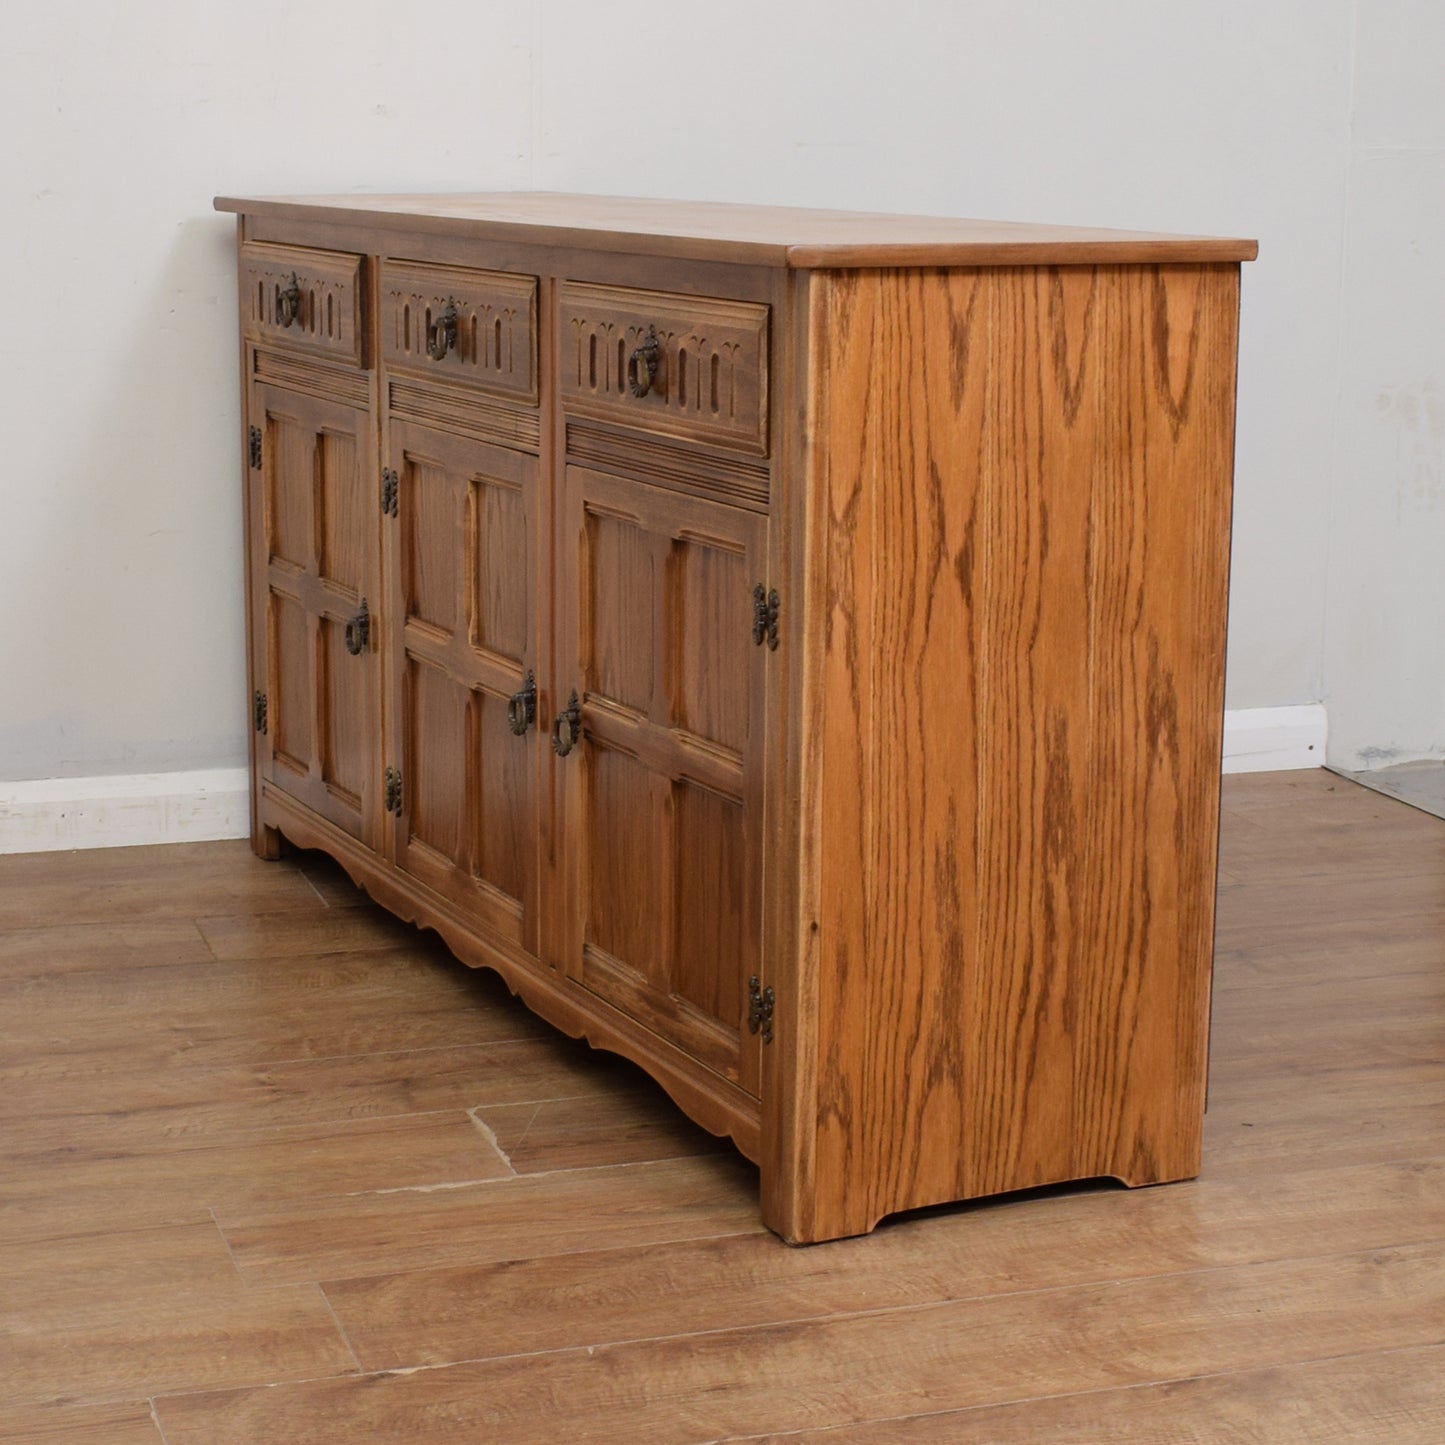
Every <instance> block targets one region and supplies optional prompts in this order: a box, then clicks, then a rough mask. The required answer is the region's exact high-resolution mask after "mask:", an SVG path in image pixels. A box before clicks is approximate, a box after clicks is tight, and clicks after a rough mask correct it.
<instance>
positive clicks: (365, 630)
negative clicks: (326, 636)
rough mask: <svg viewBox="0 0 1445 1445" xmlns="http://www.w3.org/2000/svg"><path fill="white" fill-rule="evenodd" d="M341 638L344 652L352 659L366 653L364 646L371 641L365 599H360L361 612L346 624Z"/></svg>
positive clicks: (369, 622)
mask: <svg viewBox="0 0 1445 1445" xmlns="http://www.w3.org/2000/svg"><path fill="white" fill-rule="evenodd" d="M342 636H343V638H344V640H345V642H346V650H347V651H348V652H349V653H350V654H351V655H352V656H353V657H360V656H361V654H362V653H363V652H365V651H366V644H367V643H368V642H370V641H371V613H370V612H368V611H367V610H366V598H364V597H363V598H362V599H361V611H360V612H358V613H357V614H356V616H355V617H353V618H351V619H350V621H348V622H347V624H346V630H345V632H344V633H343V634H342Z"/></svg>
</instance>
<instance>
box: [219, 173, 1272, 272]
mask: <svg viewBox="0 0 1445 1445" xmlns="http://www.w3.org/2000/svg"><path fill="white" fill-rule="evenodd" d="M215 206H216V209H217V210H219V211H235V212H237V213H238V214H241V215H245V216H248V217H250V216H255V217H261V218H274V219H276V220H294V221H297V222H301V223H305V222H320V223H322V224H323V225H325V226H328V227H342V228H343V233H344V228H346V227H351V228H356V227H368V226H369V227H375V228H378V229H379V230H381V231H382V232H385V231H387V230H401V231H411V232H414V233H419V234H423V235H428V236H438V237H447V236H464V237H471V238H473V239H476V240H481V241H490V242H496V241H501V242H505V243H512V244H517V243H523V244H525V243H529V242H530V243H538V244H542V245H561V246H573V247H585V248H588V249H592V250H607V251H624V252H628V253H631V254H633V255H643V256H671V257H678V258H681V259H687V260H696V261H709V260H715V261H734V262H748V263H750V264H752V265H762V266H793V267H799V268H806V267H837V268H843V267H854V266H857V267H891V266H1008V265H1046V266H1069V265H1080V264H1084V265H1093V264H1107V263H1114V264H1120V263H1128V262H1139V261H1155V262H1163V261H1169V262H1200V261H1226V262H1227V261H1252V260H1253V259H1254V257H1255V255H1256V254H1257V251H1258V247H1257V246H1256V245H1255V243H1254V242H1253V241H1244V240H1232V239H1226V238H1224V237H1217V236H1168V235H1160V234H1157V233H1154V232H1147V231H1108V230H1098V229H1090V228H1087V227H1082V226H1038V225H1028V224H1024V223H1019V222H1009V221H968V220H954V219H946V218H943V217H936V216H882V215H870V214H866V213H862V212H856V211H825V210H805V209H802V208H799V207H788V206H739V205H726V204H721V203H718V202H709V201H665V200H646V199H640V198H633V197H626V196H584V195H567V194H564V193H560V192H547V191H541V192H530V193H529V192H498V193H492V194H477V195H462V196H442V195H432V196H424V195H410V196H406V195H387V196H354V195H352V196H290V197H276V196H273V197H254V196H248V197H244V198H241V197H235V196H217V197H216V199H215Z"/></svg>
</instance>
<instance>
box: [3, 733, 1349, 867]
mask: <svg viewBox="0 0 1445 1445" xmlns="http://www.w3.org/2000/svg"><path fill="white" fill-rule="evenodd" d="M1324 761H1325V710H1324V708H1323V707H1320V706H1311V707H1262V708H1246V709H1241V710H1239V711H1236V712H1227V713H1225V715H1224V771H1225V772H1226V773H1257V772H1266V771H1270V770H1273V769H1286V768H1318V767H1323V766H1324ZM250 826H251V816H250V805H249V801H248V798H247V792H246V770H245V769H244V768H212V769H209V770H207V771H204V772H190V773H130V774H126V775H123V776H117V777H102V778H50V779H43V780H41V781H39V782H25V783H3V782H0V853H49V852H55V851H56V850H58V849H62V848H127V847H132V846H136V845H139V844H142V843H201V842H207V841H210V840H212V839H216V838H244V837H245V836H246V834H247V833H248V832H249V831H250Z"/></svg>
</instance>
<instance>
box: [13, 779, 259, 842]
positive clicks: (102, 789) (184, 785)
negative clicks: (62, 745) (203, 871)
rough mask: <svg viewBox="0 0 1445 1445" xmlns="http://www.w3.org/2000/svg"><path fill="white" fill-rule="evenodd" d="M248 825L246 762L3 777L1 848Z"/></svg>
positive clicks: (206, 835) (200, 838)
mask: <svg viewBox="0 0 1445 1445" xmlns="http://www.w3.org/2000/svg"><path fill="white" fill-rule="evenodd" d="M250 831H251V803H250V796H249V794H248V792H247V782H246V770H245V768H209V769H207V770H205V771H202V772H189V773H127V774H124V775H120V776H115V777H101V778H46V779H42V780H40V781H38V782H25V783H3V782H0V853H54V852H57V851H59V850H60V849H63V848H129V847H134V846H136V845H139V844H142V843H203V842H209V841H211V840H213V839H216V838H244V837H245V836H246V835H247V834H248V833H249V832H250Z"/></svg>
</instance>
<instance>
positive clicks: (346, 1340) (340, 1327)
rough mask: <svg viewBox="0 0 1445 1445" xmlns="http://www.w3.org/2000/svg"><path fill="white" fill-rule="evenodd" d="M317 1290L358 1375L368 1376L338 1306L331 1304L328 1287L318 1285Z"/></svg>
mask: <svg viewBox="0 0 1445 1445" xmlns="http://www.w3.org/2000/svg"><path fill="white" fill-rule="evenodd" d="M316 1289H317V1291H318V1292H319V1293H320V1295H321V1298H322V1299H323V1300H324V1301H325V1302H326V1310H327V1313H328V1314H329V1315H330V1316H331V1319H332V1322H333V1323H334V1324H335V1325H336V1333H337V1334H339V1335H340V1336H341V1343H342V1344H343V1345H345V1346H346V1353H347V1354H348V1355H350V1356H351V1363H352V1364H353V1365H355V1366H356V1373H357V1375H358V1376H361V1375H364V1374H366V1373H367V1371H366V1367H365V1366H364V1365H363V1364H362V1363H361V1356H360V1355H358V1354H357V1353H356V1346H355V1345H353V1344H352V1343H351V1336H350V1335H349V1334H347V1333H346V1326H345V1325H344V1324H342V1323H341V1316H340V1315H338V1314H337V1313H336V1306H335V1305H334V1304H333V1303H332V1302H331V1296H330V1295H329V1294H327V1293H326V1287H325V1286H324V1285H320V1284H318V1285H317V1286H316Z"/></svg>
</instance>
